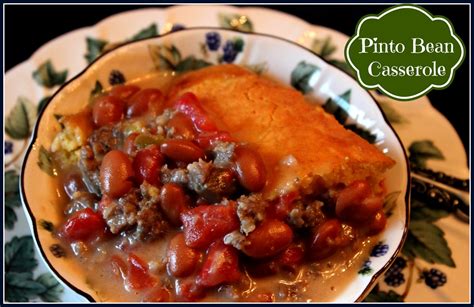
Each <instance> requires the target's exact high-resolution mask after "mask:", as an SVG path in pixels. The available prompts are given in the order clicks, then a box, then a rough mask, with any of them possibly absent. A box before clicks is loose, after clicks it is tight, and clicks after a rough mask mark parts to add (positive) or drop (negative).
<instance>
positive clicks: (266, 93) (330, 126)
mask: <svg viewBox="0 0 474 307" xmlns="http://www.w3.org/2000/svg"><path fill="white" fill-rule="evenodd" d="M188 91H189V92H192V93H194V94H195V95H196V96H197V97H198V98H199V100H200V102H201V103H202V105H203V107H204V109H205V110H206V111H207V112H208V113H209V114H210V115H211V116H212V119H213V120H215V121H216V123H217V126H218V127H219V129H221V130H225V131H228V132H230V133H231V134H232V136H233V137H235V138H236V140H238V141H241V142H246V143H249V144H251V145H253V146H255V148H256V149H257V150H258V151H259V152H260V154H261V155H262V157H263V159H264V161H265V166H266V168H267V172H268V174H269V175H268V176H267V177H268V178H272V174H275V169H276V167H277V166H278V165H279V162H280V161H281V160H282V159H284V158H285V157H287V156H289V155H292V156H293V157H294V158H296V161H297V163H296V165H294V166H293V167H292V168H291V172H292V174H293V175H292V176H290V177H289V178H287V179H288V180H291V177H292V178H293V179H295V178H296V179H297V181H299V182H300V183H301V182H308V179H310V178H312V177H313V176H314V175H320V176H322V177H323V179H324V180H325V182H326V183H327V184H328V185H329V186H332V185H335V184H338V183H344V184H349V183H351V182H353V181H354V180H358V179H370V181H372V182H378V181H379V180H381V178H382V175H383V173H384V172H385V170H387V169H388V168H390V167H391V166H393V165H394V163H395V162H394V161H393V160H392V159H391V158H389V157H387V156H385V155H384V154H383V153H382V152H380V151H379V150H378V149H377V148H376V147H375V146H373V145H371V144H369V143H368V142H367V141H365V140H364V139H362V138H361V137H359V136H358V135H356V134H355V133H353V132H352V131H349V130H346V129H345V128H344V127H343V126H342V125H340V124H339V123H338V122H337V120H336V119H335V118H334V116H333V115H331V114H328V113H326V112H325V111H324V110H323V109H322V108H321V107H320V106H317V105H314V104H310V103H308V102H307V101H306V100H305V98H304V97H303V95H302V94H301V93H299V92H298V91H296V90H294V89H292V88H290V87H288V86H284V85H281V84H277V83H276V82H274V81H271V80H269V79H266V78H263V77H260V76H258V75H256V74H255V73H253V72H251V71H249V70H247V69H245V68H242V67H239V66H236V65H218V66H211V67H208V68H204V69H200V70H197V71H194V72H190V73H186V74H184V75H182V76H180V77H178V78H177V79H176V81H175V82H174V84H173V86H172V87H171V90H170V92H169V97H168V103H170V104H171V103H172V102H173V101H175V100H176V98H177V97H178V96H179V95H181V94H183V93H185V92H188ZM285 180H286V179H285ZM270 181H271V180H270ZM309 181H310V180H309ZM281 184H283V183H282V182H279V183H278V185H281ZM272 185H275V183H270V182H269V183H267V189H266V190H269V189H270V186H272ZM271 188H272V190H273V189H274V188H275V187H274V186H273V187H271Z"/></svg>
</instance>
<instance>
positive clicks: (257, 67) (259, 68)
mask: <svg viewBox="0 0 474 307" xmlns="http://www.w3.org/2000/svg"><path fill="white" fill-rule="evenodd" d="M245 67H247V68H248V69H250V70H251V71H253V72H254V73H256V74H257V75H262V74H263V73H265V72H266V71H267V70H268V63H267V62H262V63H257V64H253V65H246V66H245Z"/></svg>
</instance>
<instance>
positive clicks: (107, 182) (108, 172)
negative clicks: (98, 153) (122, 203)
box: [100, 150, 133, 198]
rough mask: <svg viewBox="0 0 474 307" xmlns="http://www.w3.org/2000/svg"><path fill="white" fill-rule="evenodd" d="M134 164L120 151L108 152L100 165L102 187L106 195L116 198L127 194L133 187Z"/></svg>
mask: <svg viewBox="0 0 474 307" xmlns="http://www.w3.org/2000/svg"><path fill="white" fill-rule="evenodd" d="M132 176H133V167H132V162H131V161H130V159H129V158H128V156H127V155H126V154H125V153H123V152H121V151H120V150H112V151H110V152H108V153H107V154H106V155H105V156H104V159H103V160H102V164H101V165H100V187H101V190H102V192H103V193H104V194H106V195H108V196H110V197H112V198H115V197H120V196H122V195H123V194H125V193H127V192H128V191H129V190H130V189H131V187H132V181H131V180H130V179H131V177H132Z"/></svg>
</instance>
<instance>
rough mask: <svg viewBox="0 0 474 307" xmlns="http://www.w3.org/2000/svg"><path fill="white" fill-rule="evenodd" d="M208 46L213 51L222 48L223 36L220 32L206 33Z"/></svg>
mask: <svg viewBox="0 0 474 307" xmlns="http://www.w3.org/2000/svg"><path fill="white" fill-rule="evenodd" d="M206 46H207V48H209V50H211V51H216V50H218V49H219V47H220V46H221V35H220V34H219V33H218V32H209V33H206Z"/></svg>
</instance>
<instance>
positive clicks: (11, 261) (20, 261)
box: [5, 236, 38, 272]
mask: <svg viewBox="0 0 474 307" xmlns="http://www.w3.org/2000/svg"><path fill="white" fill-rule="evenodd" d="M37 265H38V261H37V260H36V259H35V254H34V249H33V238H32V237H31V236H23V237H20V238H18V237H13V239H12V240H11V241H10V242H8V243H7V244H5V271H6V272H28V271H31V270H33V269H34V268H36V266H37Z"/></svg>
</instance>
